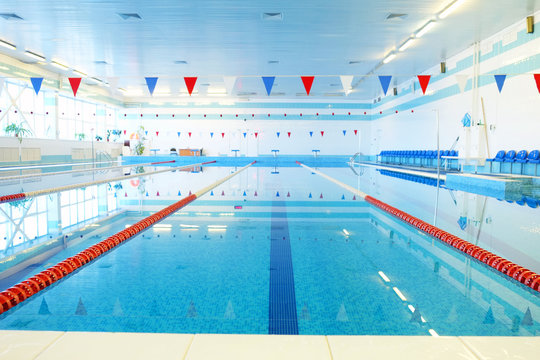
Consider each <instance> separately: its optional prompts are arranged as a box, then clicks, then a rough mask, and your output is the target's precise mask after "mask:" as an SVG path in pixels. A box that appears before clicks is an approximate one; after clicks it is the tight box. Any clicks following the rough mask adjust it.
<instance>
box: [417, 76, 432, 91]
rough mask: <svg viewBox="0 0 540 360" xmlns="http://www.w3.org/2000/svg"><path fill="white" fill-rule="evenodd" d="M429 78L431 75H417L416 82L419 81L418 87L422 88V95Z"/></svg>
mask: <svg viewBox="0 0 540 360" xmlns="http://www.w3.org/2000/svg"><path fill="white" fill-rule="evenodd" d="M429 79H431V75H418V82H419V83H420V87H421V88H422V93H423V94H424V95H425V94H426V89H427V87H428V84H429Z"/></svg>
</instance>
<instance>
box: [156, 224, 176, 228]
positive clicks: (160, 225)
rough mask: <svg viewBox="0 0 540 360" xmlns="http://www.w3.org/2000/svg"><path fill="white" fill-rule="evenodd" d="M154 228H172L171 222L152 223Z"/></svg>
mask: <svg viewBox="0 0 540 360" xmlns="http://www.w3.org/2000/svg"><path fill="white" fill-rule="evenodd" d="M154 228H160V229H170V228H172V225H171V224H156V225H154Z"/></svg>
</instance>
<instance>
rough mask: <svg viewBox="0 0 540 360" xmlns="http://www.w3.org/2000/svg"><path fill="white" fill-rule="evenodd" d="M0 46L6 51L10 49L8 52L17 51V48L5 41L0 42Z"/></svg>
mask: <svg viewBox="0 0 540 360" xmlns="http://www.w3.org/2000/svg"><path fill="white" fill-rule="evenodd" d="M0 46H2V47H5V48H6V49H10V50H17V47H16V46H15V45H13V44H12V43H9V42H7V41H5V40H0Z"/></svg>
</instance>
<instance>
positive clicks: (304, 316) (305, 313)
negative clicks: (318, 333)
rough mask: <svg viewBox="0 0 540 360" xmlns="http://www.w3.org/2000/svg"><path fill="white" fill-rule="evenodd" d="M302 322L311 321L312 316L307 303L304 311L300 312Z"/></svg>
mask: <svg viewBox="0 0 540 360" xmlns="http://www.w3.org/2000/svg"><path fill="white" fill-rule="evenodd" d="M300 320H308V321H309V320H311V315H310V314H309V309H308V306H307V304H306V303H304V307H302V311H301V312H300Z"/></svg>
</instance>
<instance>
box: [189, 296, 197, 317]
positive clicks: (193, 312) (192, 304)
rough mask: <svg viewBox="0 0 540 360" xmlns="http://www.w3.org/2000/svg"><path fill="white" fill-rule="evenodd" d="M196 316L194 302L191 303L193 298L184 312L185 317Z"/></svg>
mask: <svg viewBox="0 0 540 360" xmlns="http://www.w3.org/2000/svg"><path fill="white" fill-rule="evenodd" d="M197 316H198V314H197V309H196V308H195V304H194V303H193V300H192V301H191V302H190V304H189V308H188V311H187V314H186V317H188V318H196V317H197Z"/></svg>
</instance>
